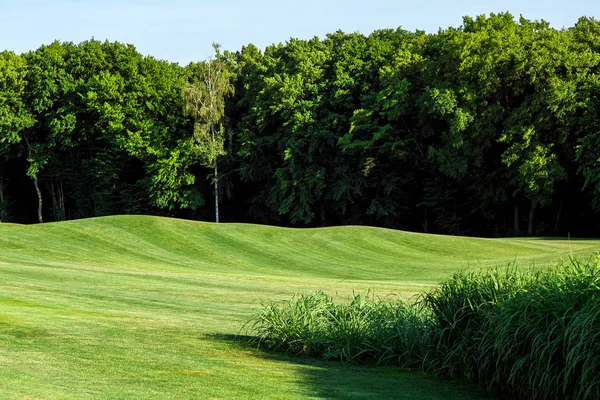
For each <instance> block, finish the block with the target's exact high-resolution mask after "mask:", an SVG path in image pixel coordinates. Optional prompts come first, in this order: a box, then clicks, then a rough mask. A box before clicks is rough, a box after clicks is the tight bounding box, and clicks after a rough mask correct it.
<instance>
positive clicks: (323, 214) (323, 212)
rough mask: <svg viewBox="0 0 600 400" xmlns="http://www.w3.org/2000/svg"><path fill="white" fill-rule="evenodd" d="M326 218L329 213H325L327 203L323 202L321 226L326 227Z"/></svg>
mask: <svg viewBox="0 0 600 400" xmlns="http://www.w3.org/2000/svg"><path fill="white" fill-rule="evenodd" d="M326 217H327V213H326V211H325V203H323V202H321V203H320V204H319V218H320V219H321V226H325V219H326Z"/></svg>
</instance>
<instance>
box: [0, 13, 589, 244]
mask: <svg viewBox="0 0 600 400" xmlns="http://www.w3.org/2000/svg"><path fill="white" fill-rule="evenodd" d="M599 35H600V28H599V23H598V21H596V20H595V19H593V18H581V19H580V20H579V21H578V22H577V23H576V24H575V26H573V27H571V28H566V29H561V30H557V29H554V28H551V26H550V25H549V23H547V22H545V21H531V20H527V19H525V18H518V19H517V18H514V17H513V16H512V15H511V14H509V13H499V14H493V13H492V14H489V15H482V16H477V17H465V18H464V19H463V23H462V25H461V26H459V27H456V28H448V29H446V30H440V31H438V32H437V33H434V34H426V33H425V32H422V31H415V32H408V31H405V30H402V29H395V30H392V29H385V30H379V31H375V32H373V33H372V34H370V35H368V36H366V35H362V34H359V33H344V32H341V31H338V32H334V33H331V34H329V35H326V37H325V38H323V39H320V38H316V37H315V38H312V39H309V40H300V39H290V40H289V41H287V42H285V43H280V44H273V45H271V46H268V47H267V48H266V49H264V50H260V49H258V48H256V47H255V46H253V45H251V44H250V45H248V46H245V47H243V48H242V49H241V50H240V51H237V52H235V53H232V52H228V51H224V52H221V50H220V48H219V47H218V46H215V54H214V57H213V58H211V59H210V60H207V61H203V62H198V63H191V64H190V65H188V66H186V67H180V66H179V65H177V64H172V63H168V62H165V61H160V60H156V59H154V58H152V57H150V56H142V55H141V54H140V53H139V52H138V51H137V50H136V49H135V47H134V46H132V45H126V44H122V43H111V42H99V41H96V40H90V41H85V42H82V43H79V44H74V43H70V42H66V43H61V42H54V43H51V44H49V45H44V46H41V47H40V48H39V49H37V50H35V51H31V52H28V53H27V54H23V55H21V56H19V55H15V54H13V53H10V52H3V53H0V72H1V74H0V163H1V164H2V166H1V167H2V168H5V167H6V166H7V165H10V166H11V172H8V174H9V176H8V177H7V178H6V180H5V181H4V182H5V184H4V185H3V193H5V194H6V196H7V198H8V197H10V198H12V199H13V203H12V205H11V208H14V206H15V205H16V206H17V208H16V209H14V210H12V211H11V210H7V209H6V207H7V204H4V206H3V207H4V209H5V211H7V212H8V211H11V212H12V213H13V215H18V218H17V219H19V220H22V221H27V220H30V218H28V217H27V214H28V211H27V210H25V209H23V210H21V209H18V206H19V205H20V204H22V205H23V207H29V204H30V203H32V202H31V201H29V200H28V198H27V196H29V197H32V194H31V192H29V193H28V191H27V190H23V188H21V187H19V186H20V185H19V184H18V183H17V182H19V179H21V178H22V177H23V176H29V177H30V178H32V179H33V181H34V183H35V185H36V186H37V187H38V188H39V189H40V197H43V198H49V199H51V201H45V202H44V204H45V205H44V209H43V213H52V215H54V216H55V217H57V219H62V218H66V219H69V218H78V217H86V216H94V215H106V214H116V213H122V212H129V211H131V210H134V211H135V210H138V211H139V212H141V211H142V210H144V212H149V213H153V214H166V213H168V214H169V215H172V216H175V215H177V216H184V217H192V218H206V217H207V215H208V210H207V209H206V208H207V207H205V203H206V202H205V201H204V199H205V198H206V196H207V195H208V193H209V192H210V191H211V190H214V194H215V197H216V199H215V203H216V204H215V206H216V207H215V208H218V204H219V201H218V196H219V195H220V193H223V194H225V195H226V196H227V198H228V202H227V211H228V213H227V214H228V218H231V219H232V220H244V221H246V220H252V221H260V222H263V223H271V224H273V223H275V224H281V225H292V226H319V225H321V226H326V225H338V224H368V225H376V226H386V227H393V228H402V229H408V230H414V231H426V232H438V233H449V234H471V235H473V234H475V235H486V236H503V235H507V234H516V235H518V234H520V232H521V231H522V229H521V228H520V225H519V224H520V222H521V221H523V220H524V219H525V218H526V217H525V215H522V213H523V211H524V210H528V211H529V216H528V222H529V224H528V228H529V229H528V232H529V233H530V234H532V235H533V234H534V233H539V234H552V235H568V234H569V233H573V232H576V233H577V234H579V235H594V232H595V231H594V229H595V227H596V226H597V224H598V221H600V214H599V211H600V200H599V199H600V178H599V177H600V162H599V161H598V156H597V154H598V153H599V152H600V138H599V137H600V136H599V134H598V132H600V118H599V112H598V110H599V109H600V107H599V104H600V91H599V88H600V68H599V66H600V39H599V38H598V37H599ZM219 166H221V167H223V169H224V171H225V173H224V174H223V173H221V174H220V175H219V174H218V169H219ZM16 171H19V172H16ZM221 172H223V171H221ZM17 175H18V176H17ZM205 176H206V177H208V178H209V179H208V180H205V179H203V177H205ZM199 177H202V178H201V179H199ZM220 181H222V183H223V184H222V185H220V189H219V182H220ZM211 183H212V184H213V185H211ZM211 186H213V187H214V189H213V188H211ZM57 188H61V190H57ZM133 191H137V192H138V193H137V194H136V195H133ZM26 198H27V199H26ZM126 210H127V211H126ZM136 212H137V211H136Z"/></svg>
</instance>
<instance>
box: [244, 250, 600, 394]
mask: <svg viewBox="0 0 600 400" xmlns="http://www.w3.org/2000/svg"><path fill="white" fill-rule="evenodd" d="M599 261H600V258H598V257H596V258H592V259H590V260H589V261H588V262H587V263H584V262H581V261H578V260H574V259H571V261H570V262H568V263H562V264H559V265H558V266H557V267H555V268H552V269H549V270H541V271H536V272H533V271H529V272H523V271H521V270H519V269H517V268H515V267H509V268H507V269H505V270H499V269H492V270H488V271H477V272H476V271H469V272H462V273H458V274H455V275H454V276H453V278H452V279H450V280H448V281H445V282H443V283H442V284H440V285H439V286H438V287H436V288H434V289H433V290H432V291H430V292H428V293H426V294H424V295H422V296H421V298H420V300H419V301H418V302H417V303H415V304H408V303H406V302H404V301H395V302H394V301H389V300H380V299H375V298H374V297H369V296H366V295H357V296H355V297H354V299H353V300H352V301H351V302H350V303H349V304H344V303H335V302H334V301H333V300H332V299H331V298H330V297H327V296H326V295H325V294H323V293H320V292H319V293H316V294H314V295H311V296H300V297H297V298H295V299H293V300H292V301H286V302H283V303H270V304H266V305H263V311H262V313H261V314H259V315H257V316H255V317H254V319H253V320H252V321H251V324H252V325H251V326H250V330H251V332H253V333H254V335H255V339H254V340H255V342H256V343H258V344H259V345H260V346H263V347H265V348H267V349H270V350H275V351H288V352H293V353H295V354H303V355H304V354H305V355H308V356H314V357H321V358H324V359H339V360H342V361H350V362H370V363H378V364H387V363H394V364H396V365H400V366H404V367H417V368H421V369H422V370H424V371H429V372H435V373H438V374H444V375H455V376H463V377H467V378H470V379H472V380H475V381H477V382H479V383H481V384H483V385H486V386H488V387H489V388H490V389H495V390H499V391H502V392H505V393H509V394H514V395H518V396H520V397H522V398H527V399H548V398H564V399H595V398H597V397H598V396H599V395H600V379H598V374H597V372H598V370H599V368H600V361H599V360H600V346H598V340H597V339H598V336H599V335H600V325H598V322H599V316H600V301H599V300H600V297H599V296H600V262H599Z"/></svg>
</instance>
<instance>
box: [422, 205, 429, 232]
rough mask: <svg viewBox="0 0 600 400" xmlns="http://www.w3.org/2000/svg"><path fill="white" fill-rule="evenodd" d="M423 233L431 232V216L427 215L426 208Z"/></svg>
mask: <svg viewBox="0 0 600 400" xmlns="http://www.w3.org/2000/svg"><path fill="white" fill-rule="evenodd" d="M423 232H424V233H428V232H429V216H428V213H427V208H425V211H424V212H423Z"/></svg>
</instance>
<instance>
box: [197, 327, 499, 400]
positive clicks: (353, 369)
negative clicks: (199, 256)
mask: <svg viewBox="0 0 600 400" xmlns="http://www.w3.org/2000/svg"><path fill="white" fill-rule="evenodd" d="M209 337H210V338H211V339H212V340H215V341H219V342H222V343H226V344H227V345H229V346H231V347H232V348H237V349H239V350H243V351H248V350H251V351H252V352H253V354H255V356H256V357H259V358H264V359H269V360H274V361H279V362H284V363H291V364H294V365H295V366H296V367H297V370H298V372H299V374H301V378H302V379H300V382H299V383H300V384H304V385H306V383H308V384H309V385H310V388H308V389H309V391H310V392H311V393H312V395H314V396H316V397H318V398H322V399H332V400H338V399H339V400H342V399H344V400H366V399H390V400H392V399H394V400H396V399H399V400H404V399H422V400H442V399H444V400H454V399H455V400H459V399H460V400H465V399H471V400H482V399H499V398H498V397H494V396H491V395H489V394H487V393H485V392H482V391H480V390H477V387H476V386H474V385H472V384H469V383H464V382H461V381H456V380H446V379H440V378H436V377H433V376H428V375H425V374H422V373H420V372H415V371H409V370H405V369H401V368H398V367H375V366H358V365H349V364H343V363H341V362H332V361H322V360H316V359H311V358H305V357H292V356H290V355H286V354H281V353H267V352H265V351H262V350H260V349H258V348H257V347H256V345H255V344H252V343H251V339H252V337H251V336H244V335H221V334H217V335H210V336H209ZM503 400H508V398H503Z"/></svg>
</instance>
